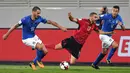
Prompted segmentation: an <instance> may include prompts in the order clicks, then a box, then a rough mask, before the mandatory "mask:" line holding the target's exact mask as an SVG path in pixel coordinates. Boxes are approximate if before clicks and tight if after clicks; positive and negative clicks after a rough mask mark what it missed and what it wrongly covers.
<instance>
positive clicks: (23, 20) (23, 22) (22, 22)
mask: <svg viewBox="0 0 130 73" xmlns="http://www.w3.org/2000/svg"><path fill="white" fill-rule="evenodd" d="M18 24H19V25H20V26H21V25H24V24H25V17H24V18H22V19H21V20H20V21H19V22H18Z"/></svg>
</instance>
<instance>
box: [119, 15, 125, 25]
mask: <svg viewBox="0 0 130 73" xmlns="http://www.w3.org/2000/svg"><path fill="white" fill-rule="evenodd" d="M119 21H120V22H121V23H122V25H124V22H123V20H122V17H121V16H119Z"/></svg>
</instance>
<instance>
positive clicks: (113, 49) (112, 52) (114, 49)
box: [107, 48, 116, 60]
mask: <svg viewBox="0 0 130 73" xmlns="http://www.w3.org/2000/svg"><path fill="white" fill-rule="evenodd" d="M115 51H116V48H112V49H111V50H110V52H109V54H108V57H107V60H110V59H111V58H112V56H113V55H114V53H115Z"/></svg>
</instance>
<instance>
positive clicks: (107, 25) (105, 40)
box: [91, 6, 125, 69]
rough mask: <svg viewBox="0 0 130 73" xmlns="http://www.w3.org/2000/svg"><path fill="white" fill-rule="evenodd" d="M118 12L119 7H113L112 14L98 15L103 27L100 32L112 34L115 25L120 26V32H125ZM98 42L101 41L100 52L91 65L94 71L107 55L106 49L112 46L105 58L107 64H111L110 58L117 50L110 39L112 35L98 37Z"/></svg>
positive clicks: (116, 45) (114, 42)
mask: <svg viewBox="0 0 130 73" xmlns="http://www.w3.org/2000/svg"><path fill="white" fill-rule="evenodd" d="M119 11H120V7H119V6H113V8H112V13H110V14H105V15H100V19H102V20H103V21H104V22H103V26H102V31H104V32H112V31H114V30H115V28H116V26H117V25H120V26H121V28H122V30H125V26H124V23H123V21H122V18H121V16H120V15H119V14H118V13H119ZM99 38H100V40H101V41H102V48H103V49H102V52H101V53H100V54H99V56H98V57H97V59H96V61H95V62H93V63H92V65H91V66H92V67H93V68H95V69H99V67H98V66H97V64H98V63H99V62H100V61H101V60H102V59H103V58H104V57H105V55H106V54H107V51H108V48H109V47H110V46H112V49H111V50H110V53H109V54H108V57H107V63H111V58H112V56H113V55H114V53H115V51H116V49H117V48H118V44H117V42H116V41H114V39H112V35H111V34H110V35H102V34H100V35H99Z"/></svg>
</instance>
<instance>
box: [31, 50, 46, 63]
mask: <svg viewBox="0 0 130 73" xmlns="http://www.w3.org/2000/svg"><path fill="white" fill-rule="evenodd" d="M36 54H37V55H36V58H35V59H34V60H33V62H34V64H36V62H37V61H41V59H42V58H43V57H44V56H45V54H44V53H43V51H41V50H38V49H36Z"/></svg>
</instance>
